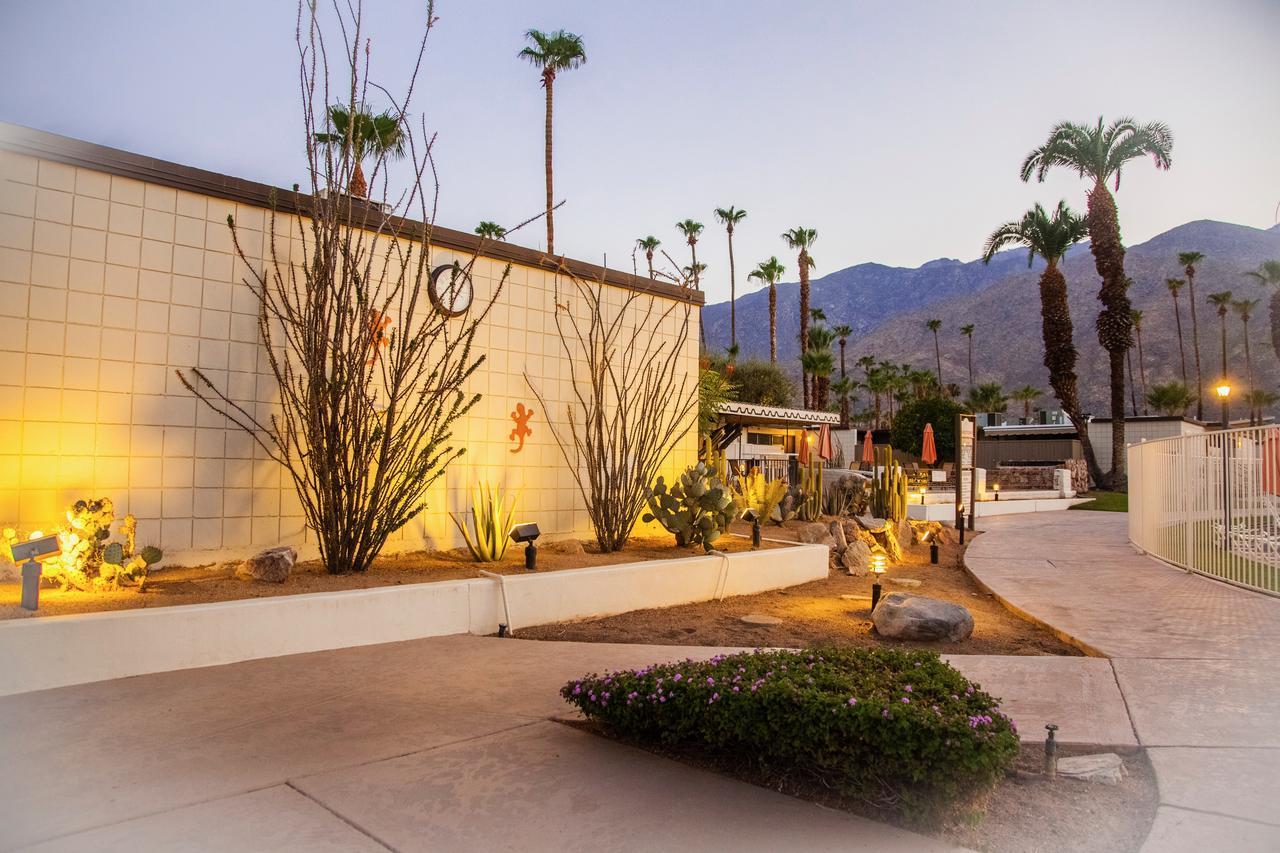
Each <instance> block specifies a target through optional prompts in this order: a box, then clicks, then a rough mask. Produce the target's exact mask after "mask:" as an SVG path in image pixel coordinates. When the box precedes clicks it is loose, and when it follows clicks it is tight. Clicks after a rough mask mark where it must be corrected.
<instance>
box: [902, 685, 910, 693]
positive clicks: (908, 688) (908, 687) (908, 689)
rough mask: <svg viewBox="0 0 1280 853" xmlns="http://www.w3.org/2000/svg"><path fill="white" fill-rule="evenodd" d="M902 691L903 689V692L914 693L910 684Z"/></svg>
mask: <svg viewBox="0 0 1280 853" xmlns="http://www.w3.org/2000/svg"><path fill="white" fill-rule="evenodd" d="M902 689H903V690H905V691H907V692H908V693H910V692H912V691H911V685H910V684H908V685H907V686H906V687H904V688H902Z"/></svg>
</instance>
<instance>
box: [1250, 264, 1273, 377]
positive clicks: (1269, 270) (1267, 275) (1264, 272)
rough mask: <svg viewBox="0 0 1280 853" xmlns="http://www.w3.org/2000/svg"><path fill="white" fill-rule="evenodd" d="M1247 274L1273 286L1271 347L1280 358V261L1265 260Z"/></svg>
mask: <svg viewBox="0 0 1280 853" xmlns="http://www.w3.org/2000/svg"><path fill="white" fill-rule="evenodd" d="M1245 275H1247V276H1249V277H1250V278H1252V279H1254V280H1255V281H1257V282H1258V283H1259V284H1261V285H1264V286H1267V287H1271V288H1272V291H1271V300H1270V302H1268V308H1269V310H1270V313H1271V348H1272V349H1274V350H1275V352H1276V358H1280V261H1263V262H1262V264H1261V265H1260V266H1259V267H1258V268H1257V269H1256V270H1250V271H1249V272H1247V273H1245Z"/></svg>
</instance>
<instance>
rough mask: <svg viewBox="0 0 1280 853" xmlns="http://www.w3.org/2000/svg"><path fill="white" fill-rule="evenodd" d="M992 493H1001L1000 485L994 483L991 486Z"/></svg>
mask: <svg viewBox="0 0 1280 853" xmlns="http://www.w3.org/2000/svg"><path fill="white" fill-rule="evenodd" d="M991 491H993V492H998V491H1000V484H999V483H992V484H991Z"/></svg>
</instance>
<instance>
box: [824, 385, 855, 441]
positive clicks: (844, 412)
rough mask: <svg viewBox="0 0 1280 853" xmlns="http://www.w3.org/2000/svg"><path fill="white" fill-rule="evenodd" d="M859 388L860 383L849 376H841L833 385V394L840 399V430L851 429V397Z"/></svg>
mask: <svg viewBox="0 0 1280 853" xmlns="http://www.w3.org/2000/svg"><path fill="white" fill-rule="evenodd" d="M857 387H858V383H857V382H855V381H854V380H853V378H852V377H849V376H841V377H840V378H839V379H837V380H836V381H835V382H832V383H831V393H833V394H835V395H836V396H837V397H839V398H840V429H848V428H849V395H850V394H852V393H853V391H854V389H855V388H857Z"/></svg>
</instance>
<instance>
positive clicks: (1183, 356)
mask: <svg viewBox="0 0 1280 853" xmlns="http://www.w3.org/2000/svg"><path fill="white" fill-rule="evenodd" d="M1164 283H1165V285H1166V286H1167V287H1168V288H1169V295H1170V296H1172V297H1173V320H1174V322H1175V323H1177V324H1178V360H1179V361H1180V362H1181V364H1182V384H1183V385H1186V384H1187V351H1186V348H1185V347H1183V345H1182V312H1181V311H1179V310H1178V291H1179V290H1182V288H1183V286H1184V285H1185V284H1186V283H1187V282H1186V280H1185V279H1181V278H1166V279H1165V280H1164Z"/></svg>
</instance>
